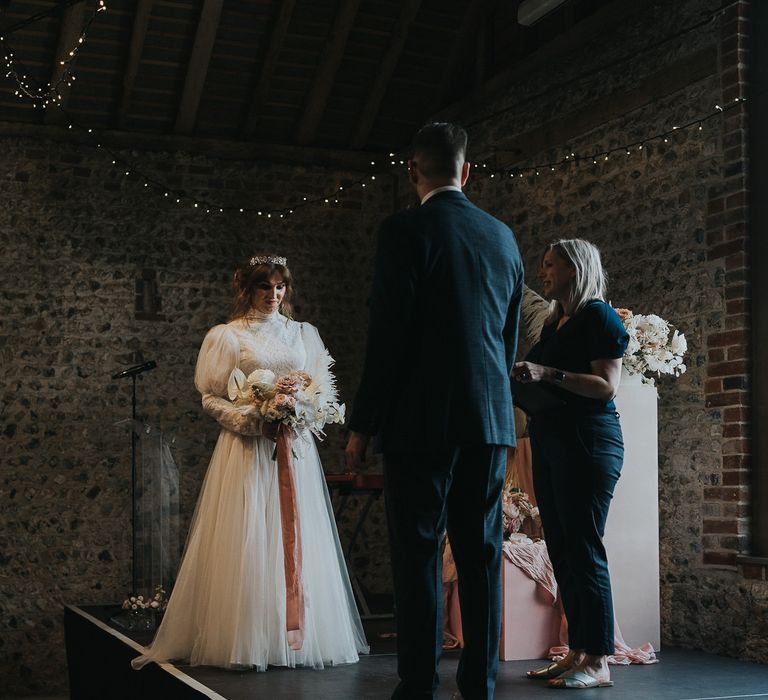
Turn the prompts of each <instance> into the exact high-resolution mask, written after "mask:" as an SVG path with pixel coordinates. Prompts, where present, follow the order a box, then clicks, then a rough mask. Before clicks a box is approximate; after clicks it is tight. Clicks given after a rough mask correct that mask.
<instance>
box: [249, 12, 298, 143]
mask: <svg viewBox="0 0 768 700" xmlns="http://www.w3.org/2000/svg"><path fill="white" fill-rule="evenodd" d="M278 5H279V7H280V11H279V13H278V15H277V19H276V20H275V26H274V27H273V28H272V31H271V32H270V40H269V46H268V47H267V52H266V54H265V55H264V61H263V63H262V64H261V71H260V73H259V80H258V82H257V84H256V89H255V90H254V92H253V96H252V97H251V102H250V104H249V105H248V117H247V119H246V123H245V135H246V136H247V137H249V138H250V137H252V136H253V135H254V134H255V133H256V132H257V131H258V126H259V117H260V115H261V109H262V107H263V106H264V104H265V103H266V102H267V100H268V98H269V89H270V86H271V84H272V76H273V75H274V72H275V64H276V63H277V57H278V55H279V54H280V51H281V49H282V48H283V42H284V41H285V35H286V33H287V31H288V24H289V23H290V21H291V15H292V14H293V8H294V6H295V5H296V0H283V1H282V2H278Z"/></svg>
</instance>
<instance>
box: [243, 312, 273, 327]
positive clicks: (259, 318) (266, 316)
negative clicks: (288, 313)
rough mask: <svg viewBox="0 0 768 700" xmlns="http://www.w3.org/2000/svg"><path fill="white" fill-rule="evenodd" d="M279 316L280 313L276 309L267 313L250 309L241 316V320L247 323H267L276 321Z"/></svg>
mask: <svg viewBox="0 0 768 700" xmlns="http://www.w3.org/2000/svg"><path fill="white" fill-rule="evenodd" d="M279 318H282V315H281V313H280V312H279V311H278V310H277V309H275V310H274V311H270V312H269V313H264V312H263V311H258V310H257V309H251V310H250V311H249V312H248V313H247V314H246V315H245V316H243V321H244V322H245V323H247V324H248V323H256V324H258V323H268V322H269V321H276V320H277V319H279Z"/></svg>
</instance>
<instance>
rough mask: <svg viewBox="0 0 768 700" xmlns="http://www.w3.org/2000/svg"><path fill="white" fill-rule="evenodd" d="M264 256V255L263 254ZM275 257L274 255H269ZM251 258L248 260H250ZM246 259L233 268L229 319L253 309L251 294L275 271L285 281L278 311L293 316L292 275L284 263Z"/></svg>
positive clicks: (242, 315)
mask: <svg viewBox="0 0 768 700" xmlns="http://www.w3.org/2000/svg"><path fill="white" fill-rule="evenodd" d="M264 257H266V256H264ZM271 257H275V256H271ZM252 259H253V258H251V259H250V260H252ZM250 260H247V261H246V262H245V263H244V264H243V265H241V266H240V267H238V268H237V269H236V270H235V274H234V277H233V278H232V292H233V294H234V299H233V301H232V313H231V315H230V317H229V320H230V321H234V320H235V319H238V318H244V317H245V316H247V315H248V314H249V313H250V312H251V311H252V310H253V294H254V292H255V291H256V289H257V288H258V286H259V285H260V284H262V283H263V282H269V281H270V280H271V279H272V275H274V274H275V273H277V274H278V275H280V277H281V278H282V280H283V282H284V283H285V296H284V297H283V301H282V303H281V304H280V309H279V311H280V313H281V314H283V316H286V317H287V318H293V306H292V305H291V299H292V298H293V276H292V275H291V271H290V270H289V269H288V267H287V266H286V265H280V264H278V263H274V262H265V263H261V264H257V265H252V264H251V262H250Z"/></svg>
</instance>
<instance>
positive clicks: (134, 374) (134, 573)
mask: <svg viewBox="0 0 768 700" xmlns="http://www.w3.org/2000/svg"><path fill="white" fill-rule="evenodd" d="M155 367H157V363H156V362H155V361H154V360H150V361H149V362H144V363H143V364H140V365H135V366H133V367H128V369H124V370H122V371H121V372H117V373H116V374H113V375H112V379H124V378H125V377H130V378H131V385H132V386H131V595H136V594H137V593H138V590H137V587H138V581H139V576H138V556H137V553H136V439H137V436H136V379H137V378H138V377H139V376H140V375H141V374H142V373H144V372H148V371H149V370H151V369H155Z"/></svg>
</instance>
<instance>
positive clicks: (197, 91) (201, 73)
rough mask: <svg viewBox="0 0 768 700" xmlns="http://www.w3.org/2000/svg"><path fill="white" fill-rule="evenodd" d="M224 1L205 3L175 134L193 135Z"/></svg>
mask: <svg viewBox="0 0 768 700" xmlns="http://www.w3.org/2000/svg"><path fill="white" fill-rule="evenodd" d="M223 4H224V0H205V2H204V4H203V9H202V11H201V12H200V19H199V20H198V22H197V32H196V33H195V43H194V44H193V46H192V54H191V55H190V57H189V65H188V66H187V77H186V78H185V80H184V89H183V90H182V92H181V100H180V101H179V111H178V114H177V115H176V124H175V125H174V127H173V130H174V132H175V133H177V134H191V133H192V131H193V129H194V128H195V122H196V121H197V110H198V108H199V107H200V98H201V97H202V94H203V87H204V86H205V76H206V75H207V74H208V64H209V63H210V62H211V54H212V52H213V44H214V42H215V41H216V34H217V33H218V30H219V19H220V18H221V8H222V6H223Z"/></svg>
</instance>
